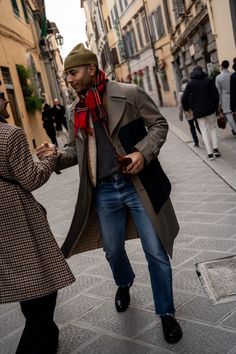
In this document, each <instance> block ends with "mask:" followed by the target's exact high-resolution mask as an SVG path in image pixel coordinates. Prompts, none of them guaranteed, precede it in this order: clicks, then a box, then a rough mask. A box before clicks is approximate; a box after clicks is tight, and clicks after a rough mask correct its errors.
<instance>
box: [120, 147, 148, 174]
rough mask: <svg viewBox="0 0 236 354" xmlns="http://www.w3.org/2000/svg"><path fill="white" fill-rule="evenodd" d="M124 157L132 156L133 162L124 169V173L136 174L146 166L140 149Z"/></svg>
mask: <svg viewBox="0 0 236 354" xmlns="http://www.w3.org/2000/svg"><path fill="white" fill-rule="evenodd" d="M124 157H129V158H131V160H132V162H131V163H130V164H129V165H128V166H127V167H126V168H125V169H124V170H123V173H129V174H132V175H134V174H136V173H139V172H140V171H141V170H142V169H143V167H144V157H143V155H142V154H141V152H139V151H135V152H133V153H132V154H129V155H126V156H124Z"/></svg>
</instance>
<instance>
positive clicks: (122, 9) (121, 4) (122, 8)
mask: <svg viewBox="0 0 236 354" xmlns="http://www.w3.org/2000/svg"><path fill="white" fill-rule="evenodd" d="M119 4H120V12H123V11H124V7H123V2H122V0H119Z"/></svg>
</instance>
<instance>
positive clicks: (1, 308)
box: [0, 303, 19, 316]
mask: <svg viewBox="0 0 236 354" xmlns="http://www.w3.org/2000/svg"><path fill="white" fill-rule="evenodd" d="M16 309H19V304H16V303H14V304H0V316H4V315H6V314H7V313H9V312H11V311H14V310H16Z"/></svg>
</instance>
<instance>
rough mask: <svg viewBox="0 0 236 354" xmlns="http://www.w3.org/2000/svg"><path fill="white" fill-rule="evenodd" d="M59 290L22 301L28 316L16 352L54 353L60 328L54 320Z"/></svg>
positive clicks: (18, 353)
mask: <svg viewBox="0 0 236 354" xmlns="http://www.w3.org/2000/svg"><path fill="white" fill-rule="evenodd" d="M56 299H57V292H55V293H52V294H49V295H47V296H44V297H40V298H38V299H33V300H28V301H22V302H20V306H21V310H22V312H23V315H24V316H25V318H26V322H25V328H24V331H23V333H22V336H21V339H20V342H19V345H18V347H17V351H16V354H54V353H56V350H57V346H58V336H59V330H58V327H57V325H56V323H55V322H54V320H53V315H54V310H55V306H56Z"/></svg>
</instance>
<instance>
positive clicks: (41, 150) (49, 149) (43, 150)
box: [36, 142, 57, 160]
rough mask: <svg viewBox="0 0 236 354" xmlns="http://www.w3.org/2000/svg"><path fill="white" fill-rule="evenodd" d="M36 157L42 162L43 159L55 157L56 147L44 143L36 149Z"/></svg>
mask: <svg viewBox="0 0 236 354" xmlns="http://www.w3.org/2000/svg"><path fill="white" fill-rule="evenodd" d="M36 155H37V157H38V158H39V160H43V159H44V158H45V157H48V156H52V155H57V147H56V145H53V144H49V143H48V142H44V143H43V144H42V145H41V146H39V147H38V148H37V149H36Z"/></svg>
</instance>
